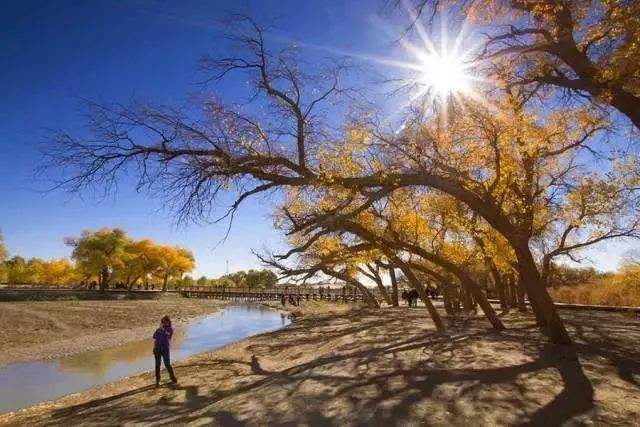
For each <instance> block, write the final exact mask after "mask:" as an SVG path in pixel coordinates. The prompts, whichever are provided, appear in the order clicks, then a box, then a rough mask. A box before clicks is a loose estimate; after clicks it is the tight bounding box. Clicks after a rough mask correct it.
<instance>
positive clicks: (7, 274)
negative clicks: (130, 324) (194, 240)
mask: <svg viewBox="0 0 640 427" xmlns="http://www.w3.org/2000/svg"><path fill="white" fill-rule="evenodd" d="M65 243H66V244H67V245H68V246H70V247H72V248H73V252H72V253H71V259H67V258H60V259H53V260H48V261H47V260H42V259H39V258H30V259H25V258H23V257H21V256H13V257H11V258H9V253H8V251H7V249H6V246H5V245H4V241H3V240H2V238H1V236H0V282H3V283H13V284H20V283H29V284H42V285H57V286H60V285H79V284H83V285H85V286H89V287H94V286H95V287H97V288H99V289H106V288H108V287H116V286H117V287H122V288H124V287H126V288H129V289H131V288H133V287H135V286H146V287H149V285H151V286H154V287H155V285H156V284H157V285H158V286H161V287H162V289H163V290H166V289H167V287H168V285H169V282H170V281H179V280H181V279H182V276H183V275H184V274H185V273H187V272H189V271H192V270H193V269H194V268H195V259H194V257H193V254H192V253H191V251H189V250H188V249H185V248H182V247H179V246H171V245H161V244H158V243H155V242H153V241H152V240H149V239H142V240H136V239H132V238H130V237H129V236H128V235H127V233H126V232H125V231H124V230H122V229H120V228H102V229H100V230H97V231H89V230H87V231H84V232H83V233H82V234H81V235H80V236H79V237H69V238H66V239H65Z"/></svg>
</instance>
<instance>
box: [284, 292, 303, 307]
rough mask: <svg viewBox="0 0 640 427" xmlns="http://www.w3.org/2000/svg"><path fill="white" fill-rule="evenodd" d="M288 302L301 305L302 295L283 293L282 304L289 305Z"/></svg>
mask: <svg viewBox="0 0 640 427" xmlns="http://www.w3.org/2000/svg"><path fill="white" fill-rule="evenodd" d="M287 302H289V305H294V306H296V307H297V306H299V305H300V295H295V296H294V295H292V294H289V295H286V294H282V295H281V296H280V304H282V306H283V307H285V306H286V305H287Z"/></svg>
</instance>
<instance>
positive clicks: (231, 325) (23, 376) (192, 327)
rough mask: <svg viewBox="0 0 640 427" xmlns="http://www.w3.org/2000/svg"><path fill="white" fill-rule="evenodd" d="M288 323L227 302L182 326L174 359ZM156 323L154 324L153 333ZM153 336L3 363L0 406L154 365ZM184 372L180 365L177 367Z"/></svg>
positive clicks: (10, 406)
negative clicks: (42, 358)
mask: <svg viewBox="0 0 640 427" xmlns="http://www.w3.org/2000/svg"><path fill="white" fill-rule="evenodd" d="M288 323H289V319H287V318H286V317H284V316H281V315H280V313H278V312H276V311H273V310H269V309H267V308H264V307H261V306H255V305H250V304H247V305H238V306H232V307H228V308H226V309H224V310H222V311H221V312H219V313H216V314H213V315H211V316H207V317H203V318H200V319H195V320H193V321H191V322H190V323H189V324H188V325H187V326H186V327H184V328H177V329H176V332H175V335H174V338H173V340H172V344H171V346H172V348H171V359H172V361H177V360H180V359H183V358H185V357H187V356H191V355H193V354H196V353H201V352H203V351H207V350H210V349H213V348H216V347H221V346H224V345H227V344H230V343H232V342H234V341H238V340H241V339H243V338H246V337H248V336H251V335H255V334H258V333H261V332H267V331H271V330H275V329H278V328H280V327H282V326H285V325H287V324H288ZM153 331H154V328H150V330H149V336H151V335H152V334H153ZM152 347H153V340H152V339H151V338H149V339H146V340H143V341H137V342H132V343H128V344H124V345H122V346H120V347H116V348H111V349H106V350H100V351H88V352H85V353H82V354H78V355H74V356H69V357H64V358H60V359H57V360H52V361H45V362H29V363H16V364H12V365H8V366H6V367H4V368H0V412H2V411H10V410H14V409H18V408H21V407H24V406H29V405H32V404H35V403H38V402H41V401H44V400H51V399H55V398H57V397H60V396H63V395H65V394H69V393H75V392H78V391H82V390H85V389H87V388H90V387H93V386H96V385H100V384H106V383H108V382H111V381H115V380H117V379H119V378H122V377H124V376H127V375H132V374H136V373H139V372H142V371H146V370H150V369H153V356H152ZM178 372H179V371H178Z"/></svg>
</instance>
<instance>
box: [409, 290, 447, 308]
mask: <svg viewBox="0 0 640 427" xmlns="http://www.w3.org/2000/svg"><path fill="white" fill-rule="evenodd" d="M426 291H427V295H428V296H429V298H431V299H433V298H436V297H437V296H438V290H437V289H435V288H427V290H426ZM400 296H401V298H402V299H403V300H404V301H405V302H406V303H407V305H408V306H409V307H417V306H418V298H420V294H418V291H417V290H415V289H410V290H407V289H405V290H404V291H402V294H401V295H400Z"/></svg>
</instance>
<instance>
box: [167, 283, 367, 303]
mask: <svg viewBox="0 0 640 427" xmlns="http://www.w3.org/2000/svg"><path fill="white" fill-rule="evenodd" d="M178 292H179V293H180V294H181V295H182V296H184V297H187V298H212V299H223V300H243V301H278V300H281V299H282V298H283V297H284V298H285V299H286V300H288V299H289V297H291V298H293V299H294V301H297V300H298V299H300V300H320V301H321V300H324V301H342V302H357V301H363V297H362V293H360V292H359V291H358V290H357V289H356V288H354V287H350V286H345V287H342V288H328V287H322V288H317V287H313V288H312V287H300V286H277V287H273V288H238V287H227V286H183V287H179V288H178Z"/></svg>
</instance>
